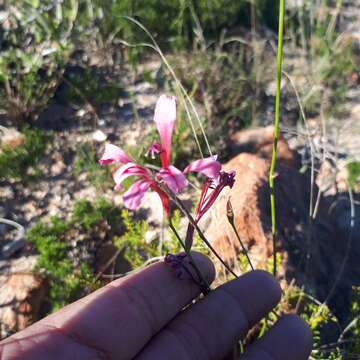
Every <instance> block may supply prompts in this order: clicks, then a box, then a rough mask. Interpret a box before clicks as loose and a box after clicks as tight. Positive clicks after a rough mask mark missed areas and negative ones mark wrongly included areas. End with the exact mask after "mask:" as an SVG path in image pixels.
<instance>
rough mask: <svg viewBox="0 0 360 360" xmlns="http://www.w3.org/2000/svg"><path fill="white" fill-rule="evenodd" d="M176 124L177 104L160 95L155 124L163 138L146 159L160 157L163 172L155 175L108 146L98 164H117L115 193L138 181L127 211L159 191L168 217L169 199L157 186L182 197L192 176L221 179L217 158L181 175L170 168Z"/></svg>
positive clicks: (195, 164) (128, 193) (127, 197)
mask: <svg viewBox="0 0 360 360" xmlns="http://www.w3.org/2000/svg"><path fill="white" fill-rule="evenodd" d="M175 121H176V102H175V98H174V97H173V96H166V95H161V96H160V98H159V99H158V101H157V103H156V107H155V114H154V122H155V124H156V127H157V129H158V132H159V135H160V140H161V141H160V143H157V142H154V143H152V144H151V146H150V147H149V149H148V151H147V152H146V153H145V156H148V155H149V153H150V154H151V157H152V158H155V156H156V155H157V154H159V155H160V160H161V168H160V170H159V171H157V172H154V171H152V170H150V169H148V168H146V167H145V166H142V165H139V164H137V163H135V162H134V160H133V159H132V158H131V157H130V156H128V155H127V154H126V153H125V152H124V151H123V150H122V149H121V148H119V147H118V146H116V145H113V144H108V145H106V147H105V152H104V154H103V156H102V157H101V159H100V160H99V163H100V164H101V165H107V164H115V165H116V167H117V168H116V170H115V172H114V173H113V178H114V181H115V190H117V191H120V190H121V189H122V183H123V181H124V180H125V179H127V178H128V177H131V176H135V177H137V180H136V181H135V182H134V183H133V184H132V185H131V186H130V188H129V189H128V190H127V191H126V192H125V193H124V195H123V199H124V205H125V207H127V208H128V209H131V210H134V209H136V208H138V207H139V206H140V204H141V201H142V199H143V197H144V194H145V192H146V191H147V190H148V189H149V188H151V189H152V190H154V191H156V192H157V193H158V195H159V196H160V198H161V201H162V203H163V207H164V211H165V212H166V213H169V198H168V196H167V195H166V194H165V193H164V192H163V191H162V190H161V189H160V188H159V186H158V182H159V181H163V182H164V183H165V184H166V185H167V186H168V187H169V189H171V190H172V191H173V192H175V193H179V192H180V191H181V190H182V189H183V188H184V187H186V186H187V185H188V181H187V179H186V177H185V175H186V174H188V173H189V172H198V173H201V174H203V175H205V176H207V177H209V178H214V179H216V178H218V176H219V173H220V169H221V164H220V163H219V162H218V161H217V160H216V157H208V158H205V159H200V160H195V161H193V162H192V163H191V164H190V165H188V166H187V167H186V168H185V170H184V171H183V172H182V171H180V170H179V169H177V168H176V167H175V166H173V165H171V139H172V134H173V131H174V127H175Z"/></svg>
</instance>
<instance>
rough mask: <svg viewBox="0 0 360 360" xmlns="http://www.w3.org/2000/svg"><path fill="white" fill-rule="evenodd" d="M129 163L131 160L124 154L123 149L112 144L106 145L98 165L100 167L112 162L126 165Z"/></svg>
mask: <svg viewBox="0 0 360 360" xmlns="http://www.w3.org/2000/svg"><path fill="white" fill-rule="evenodd" d="M131 161H132V160H131V158H130V157H129V156H127V155H126V154H125V152H124V150H123V149H121V148H119V147H118V146H116V145H113V144H106V145H105V151H104V154H103V156H102V157H101V159H100V160H99V163H100V165H106V164H111V163H114V162H120V163H123V164H126V163H128V162H131Z"/></svg>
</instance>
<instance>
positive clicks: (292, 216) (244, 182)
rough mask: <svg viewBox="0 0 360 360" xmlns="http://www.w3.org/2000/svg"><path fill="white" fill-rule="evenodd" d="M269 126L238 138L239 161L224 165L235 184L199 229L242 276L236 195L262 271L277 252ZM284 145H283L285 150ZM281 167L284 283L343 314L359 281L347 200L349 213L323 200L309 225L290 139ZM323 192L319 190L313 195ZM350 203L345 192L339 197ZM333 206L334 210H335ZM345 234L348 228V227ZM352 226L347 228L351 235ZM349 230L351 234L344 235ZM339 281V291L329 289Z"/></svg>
mask: <svg viewBox="0 0 360 360" xmlns="http://www.w3.org/2000/svg"><path fill="white" fill-rule="evenodd" d="M271 133H272V130H271V128H265V129H260V130H247V131H245V132H244V134H241V133H238V134H237V136H236V139H237V141H238V142H237V144H238V145H237V146H238V149H239V148H241V149H242V151H243V152H242V153H241V154H239V155H237V156H235V157H234V158H233V159H232V160H230V161H229V162H228V163H227V164H226V165H225V166H224V167H225V169H227V170H235V171H236V182H235V185H234V187H233V188H232V189H231V190H230V189H226V190H225V191H224V192H223V193H222V194H221V196H220V197H219V198H218V199H217V201H216V203H215V204H214V206H213V208H212V209H211V210H210V211H209V213H208V214H207V216H206V217H204V219H202V220H201V223H200V225H201V226H202V228H203V229H204V232H205V235H206V236H207V238H208V240H209V241H210V242H211V243H212V244H213V246H214V248H215V249H216V250H217V251H218V253H219V254H220V255H221V256H222V257H223V259H224V260H225V261H226V262H228V263H229V264H230V265H231V266H232V267H233V268H234V269H235V270H236V271H237V272H238V273H240V270H241V269H240V267H239V266H238V264H239V253H240V251H241V250H240V249H241V247H240V244H239V242H238V240H237V238H236V236H235V234H234V233H233V231H232V229H231V227H230V225H229V224H228V221H227V217H226V202H227V200H228V198H229V197H230V196H231V202H232V206H233V209H234V214H235V225H236V228H237V230H238V232H239V235H240V237H241V239H242V241H243V243H244V244H245V246H246V248H247V249H248V251H249V255H250V258H251V259H252V262H253V263H254V265H255V267H256V268H263V269H267V268H269V264H270V261H271V259H272V254H273V246H272V234H271V212H270V192H269V184H268V174H269V169H270V161H271V141H270V139H271ZM281 144H282V145H281ZM279 145H280V147H279V150H280V151H279V153H278V160H277V167H276V180H275V203H276V224H277V232H276V244H277V251H278V254H279V257H280V259H281V266H280V269H279V275H280V278H282V279H283V281H284V283H289V282H290V281H291V280H292V279H295V281H296V284H297V285H299V286H302V285H305V289H306V291H308V292H310V293H311V294H313V295H315V297H317V298H318V299H319V300H320V301H323V300H325V299H327V296H328V295H329V293H330V292H332V297H331V299H330V305H331V306H334V308H333V310H334V311H335V312H337V313H338V314H340V315H339V316H340V317H342V316H345V315H344V314H343V311H344V309H346V308H349V307H348V306H347V305H346V303H347V302H348V301H349V299H350V295H351V286H353V285H357V284H358V283H359V278H360V271H359V268H358V266H356V265H355V264H358V263H359V256H360V250H358V248H360V247H358V248H356V246H357V245H356V244H357V242H356V241H355V240H356V239H357V238H358V233H357V232H356V229H357V227H356V224H358V223H355V230H354V231H353V239H352V244H351V247H350V248H348V244H349V242H348V241H349V240H348V239H349V234H350V231H349V229H348V227H346V226H344V225H343V224H342V223H341V224H340V225H339V219H343V218H344V221H343V222H344V223H345V224H347V223H349V222H350V215H349V213H350V210H349V209H348V208H349V204H347V203H346V202H345V205H346V204H347V206H346V207H345V210H348V213H345V212H344V211H343V210H342V209H341V208H340V207H339V206H338V205H337V206H336V209H337V208H339V211H340V213H341V214H342V215H344V216H342V217H341V214H338V213H337V212H336V211H334V206H333V204H338V202H339V201H338V200H337V198H336V197H329V196H327V197H323V198H322V200H321V201H320V206H319V209H318V213H317V217H316V219H314V220H313V221H312V222H311V226H310V225H309V224H310V222H309V200H310V179H309V177H308V176H307V175H306V174H302V173H300V172H299V168H300V166H299V164H298V163H297V159H296V156H295V154H293V153H292V152H291V150H290V149H289V147H288V146H287V144H286V142H285V140H283V139H282V140H280V142H279ZM317 193H318V188H317V186H316V185H315V186H314V195H315V196H314V198H315V197H316V194H317ZM339 196H340V198H344V196H345V198H346V194H345V195H344V194H343V195H341V194H340V195H339ZM336 209H335V210H336ZM344 229H345V230H344ZM346 229H347V230H346ZM346 231H347V232H346ZM344 259H346V261H347V264H348V265H347V266H345V267H344V272H343V273H342V274H341V277H340V278H339V269H340V268H342V265H341V264H342V263H343V261H344ZM334 284H336V287H335V289H334V290H331V289H332V288H333V286H334Z"/></svg>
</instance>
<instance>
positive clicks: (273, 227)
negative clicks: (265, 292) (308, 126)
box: [269, 0, 285, 276]
mask: <svg viewBox="0 0 360 360" xmlns="http://www.w3.org/2000/svg"><path fill="white" fill-rule="evenodd" d="M284 13H285V0H280V7H279V34H278V50H277V66H276V99H275V126H274V141H273V146H272V156H271V166H270V173H269V186H270V206H271V233H272V239H273V261H274V264H273V274H274V276H276V273H277V266H276V262H277V256H276V212H275V191H274V178H275V166H276V149H277V143H278V140H279V113H280V90H281V68H282V57H283V56H282V49H283V33H284Z"/></svg>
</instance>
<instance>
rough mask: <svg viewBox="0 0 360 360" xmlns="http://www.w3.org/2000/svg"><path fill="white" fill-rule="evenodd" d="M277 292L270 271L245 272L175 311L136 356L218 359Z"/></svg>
mask: <svg viewBox="0 0 360 360" xmlns="http://www.w3.org/2000/svg"><path fill="white" fill-rule="evenodd" d="M280 296H281V289H280V286H279V284H278V283H277V282H276V281H275V279H274V278H273V277H272V276H271V275H270V274H268V273H266V272H264V271H252V272H249V273H247V274H245V275H243V276H242V277H241V278H239V279H236V280H233V281H231V282H229V283H227V284H225V285H222V286H220V287H219V288H217V289H216V290H214V291H213V292H211V293H210V294H209V295H208V296H207V297H206V298H205V299H204V300H202V301H199V302H198V303H196V304H195V305H193V306H191V307H190V308H188V309H187V310H185V311H184V312H183V313H181V314H179V315H178V316H177V317H176V318H175V319H174V320H173V321H172V322H171V323H170V324H169V325H168V326H166V328H164V329H163V330H162V331H161V332H160V333H159V334H158V335H156V337H155V338H154V339H153V340H152V341H151V342H150V343H149V344H148V345H147V347H145V349H144V350H143V351H142V352H141V353H140V354H139V356H138V359H172V360H176V359H181V360H186V359H221V358H222V357H224V356H225V355H226V354H227V353H228V351H229V350H230V349H231V348H232V347H233V346H234V344H235V343H236V341H237V340H238V339H239V338H242V337H244V336H245V335H246V333H247V332H248V330H249V329H250V328H251V327H252V326H253V325H254V324H255V323H256V322H258V321H259V320H260V319H261V318H262V317H264V316H265V315H266V314H267V313H268V312H269V311H270V310H271V309H272V308H273V307H274V306H275V305H276V304H277V303H278V302H279V300H280Z"/></svg>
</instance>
